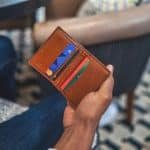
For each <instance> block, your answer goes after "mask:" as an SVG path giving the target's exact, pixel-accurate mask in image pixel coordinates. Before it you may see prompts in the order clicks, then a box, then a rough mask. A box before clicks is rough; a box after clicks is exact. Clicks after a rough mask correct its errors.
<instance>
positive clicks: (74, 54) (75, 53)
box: [51, 50, 79, 80]
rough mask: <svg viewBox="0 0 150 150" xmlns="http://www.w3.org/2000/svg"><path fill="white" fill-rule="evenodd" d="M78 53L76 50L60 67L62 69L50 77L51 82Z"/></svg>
mask: <svg viewBox="0 0 150 150" xmlns="http://www.w3.org/2000/svg"><path fill="white" fill-rule="evenodd" d="M78 53H79V51H78V50H76V51H75V52H74V53H73V55H72V56H71V57H70V58H69V59H68V60H67V61H66V62H65V63H64V64H63V65H62V67H61V68H60V69H59V70H58V71H57V72H56V73H55V74H54V75H53V76H52V77H51V79H52V80H56V79H57V77H58V76H59V75H61V73H62V72H63V70H64V69H65V68H66V67H67V66H68V65H69V64H70V63H71V61H72V60H73V59H74V58H75V57H76V56H77V54H78Z"/></svg>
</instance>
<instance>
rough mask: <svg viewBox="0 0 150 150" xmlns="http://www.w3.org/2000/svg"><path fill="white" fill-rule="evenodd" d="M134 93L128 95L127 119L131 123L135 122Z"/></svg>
mask: <svg viewBox="0 0 150 150" xmlns="http://www.w3.org/2000/svg"><path fill="white" fill-rule="evenodd" d="M133 104H134V91H131V92H128V93H127V106H126V118H127V121H128V122H129V123H132V120H133Z"/></svg>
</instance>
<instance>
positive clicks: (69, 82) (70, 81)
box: [60, 57, 89, 90]
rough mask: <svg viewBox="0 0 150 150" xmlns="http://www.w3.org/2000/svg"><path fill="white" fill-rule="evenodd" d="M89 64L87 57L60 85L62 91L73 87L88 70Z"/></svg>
mask: <svg viewBox="0 0 150 150" xmlns="http://www.w3.org/2000/svg"><path fill="white" fill-rule="evenodd" d="M88 64H89V59H88V57H85V58H84V59H83V60H82V61H81V62H80V64H79V65H78V66H77V68H76V69H75V70H73V71H72V73H71V74H70V75H69V77H68V78H67V79H66V81H64V82H63V83H62V84H61V85H60V89H61V90H64V89H66V88H68V87H70V86H72V85H73V84H74V83H75V82H76V81H77V80H78V79H79V78H80V76H81V75H82V73H84V71H85V70H86V69H87V67H88Z"/></svg>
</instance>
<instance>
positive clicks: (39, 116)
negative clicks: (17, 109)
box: [0, 36, 66, 150]
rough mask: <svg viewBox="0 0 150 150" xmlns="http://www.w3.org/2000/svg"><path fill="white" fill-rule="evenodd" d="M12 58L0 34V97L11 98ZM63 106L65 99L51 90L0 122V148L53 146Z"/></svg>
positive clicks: (27, 149)
mask: <svg viewBox="0 0 150 150" xmlns="http://www.w3.org/2000/svg"><path fill="white" fill-rule="evenodd" d="M15 61H16V55H15V51H14V48H13V45H12V43H11V42H10V40H9V39H8V38H6V37H2V36H0V97H1V96H4V97H6V98H14V93H13V92H14V89H15V80H14V69H15ZM65 106H66V101H65V99H64V98H63V96H62V95H60V94H59V93H58V92H56V91H55V92H53V94H52V95H51V96H49V97H47V98H44V99H43V100H41V103H39V104H37V105H35V106H32V107H31V108H30V109H29V110H28V111H26V112H24V113H23V114H21V115H18V116H16V117H14V118H12V119H10V120H9V121H6V122H4V123H2V124H0V150H12V149H14V150H47V149H48V148H49V147H53V146H54V145H55V144H56V142H57V141H58V139H59V138H60V136H61V134H62V132H63V124H62V120H63V112H64V109H65ZM0 109H1V108H0Z"/></svg>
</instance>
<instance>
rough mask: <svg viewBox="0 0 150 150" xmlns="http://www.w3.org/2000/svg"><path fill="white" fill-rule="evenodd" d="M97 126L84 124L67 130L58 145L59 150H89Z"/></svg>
mask: <svg viewBox="0 0 150 150" xmlns="http://www.w3.org/2000/svg"><path fill="white" fill-rule="evenodd" d="M95 129H96V125H84V124H82V123H80V124H77V125H73V126H71V127H70V128H67V129H66V130H65V132H64V134H63V135H62V137H61V138H60V140H59V141H58V143H57V144H56V146H55V148H56V149H58V150H89V149H90V148H91V145H92V141H93V137H94V134H95Z"/></svg>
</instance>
